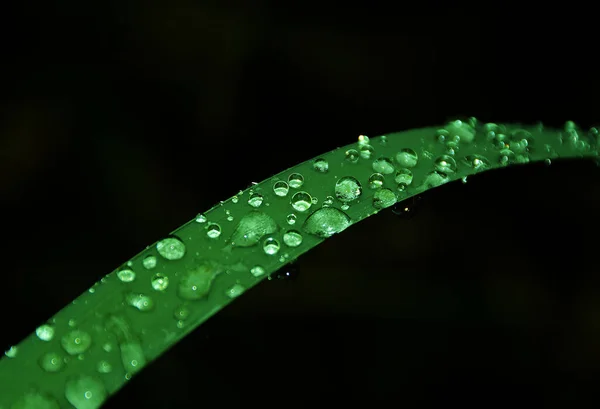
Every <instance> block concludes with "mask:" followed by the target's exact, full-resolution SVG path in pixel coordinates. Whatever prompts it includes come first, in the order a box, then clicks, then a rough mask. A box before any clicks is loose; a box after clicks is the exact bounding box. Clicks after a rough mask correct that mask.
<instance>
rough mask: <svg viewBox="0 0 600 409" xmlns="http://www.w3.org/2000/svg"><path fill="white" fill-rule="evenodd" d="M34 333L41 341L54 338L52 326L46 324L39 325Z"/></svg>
mask: <svg viewBox="0 0 600 409" xmlns="http://www.w3.org/2000/svg"><path fill="white" fill-rule="evenodd" d="M35 334H36V335H37V337H38V338H39V339H41V340H42V341H51V340H52V338H54V327H53V326H52V325H48V324H44V325H40V326H39V327H37V328H36V330H35Z"/></svg>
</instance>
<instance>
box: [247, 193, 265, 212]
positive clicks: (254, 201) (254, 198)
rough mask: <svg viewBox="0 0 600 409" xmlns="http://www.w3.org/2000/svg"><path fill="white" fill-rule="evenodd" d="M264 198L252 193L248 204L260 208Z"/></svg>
mask: <svg viewBox="0 0 600 409" xmlns="http://www.w3.org/2000/svg"><path fill="white" fill-rule="evenodd" d="M263 200H264V199H263V196H262V195H261V194H260V193H251V194H250V198H249V199H248V204H249V205H250V206H252V207H254V208H257V207H260V205H261V204H262V203H263Z"/></svg>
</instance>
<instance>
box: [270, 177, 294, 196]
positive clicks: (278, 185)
mask: <svg viewBox="0 0 600 409" xmlns="http://www.w3.org/2000/svg"><path fill="white" fill-rule="evenodd" d="M289 191H290V186H289V185H288V184H287V182H284V181H283V180H280V181H278V182H275V183H274V184H273V192H275V194H276V195H277V196H279V197H284V196H287V194H288V192H289Z"/></svg>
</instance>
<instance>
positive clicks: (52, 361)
mask: <svg viewBox="0 0 600 409" xmlns="http://www.w3.org/2000/svg"><path fill="white" fill-rule="evenodd" d="M39 364H40V367H41V368H42V369H43V370H44V371H46V372H58V371H60V370H61V369H63V368H64V366H65V361H64V358H63V357H62V355H60V354H59V353H56V352H48V353H47V354H44V355H42V357H41V358H40V360H39Z"/></svg>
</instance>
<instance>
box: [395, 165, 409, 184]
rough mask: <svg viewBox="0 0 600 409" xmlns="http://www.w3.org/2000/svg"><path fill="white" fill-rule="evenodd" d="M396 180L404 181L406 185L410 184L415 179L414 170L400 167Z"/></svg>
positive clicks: (398, 181) (397, 181)
mask: <svg viewBox="0 0 600 409" xmlns="http://www.w3.org/2000/svg"><path fill="white" fill-rule="evenodd" d="M394 181H395V182H396V183H398V184H400V183H402V184H404V185H410V184H411V183H412V181H413V174H412V171H411V170H410V169H407V168H400V169H398V171H397V172H396V177H395V178H394Z"/></svg>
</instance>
